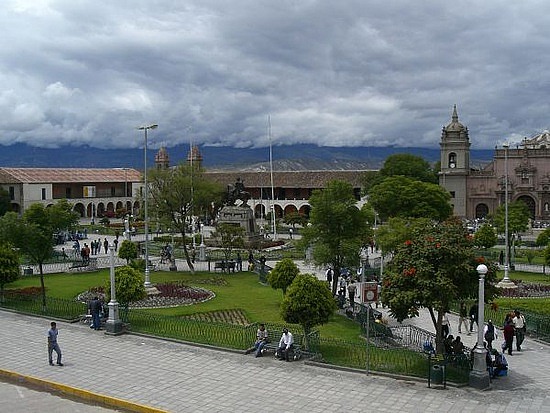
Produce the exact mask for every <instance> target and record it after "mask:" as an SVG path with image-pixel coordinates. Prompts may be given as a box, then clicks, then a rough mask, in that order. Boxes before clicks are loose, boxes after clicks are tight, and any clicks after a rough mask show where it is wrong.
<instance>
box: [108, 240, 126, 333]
mask: <svg viewBox="0 0 550 413" xmlns="http://www.w3.org/2000/svg"><path fill="white" fill-rule="evenodd" d="M109 255H110V258H111V262H110V267H109V268H110V273H109V275H110V279H111V300H110V301H109V304H107V306H108V307H109V318H108V319H107V322H106V323H105V334H112V335H118V334H121V333H122V332H123V331H122V321H121V320H120V318H119V317H118V302H117V300H116V289H115V247H114V245H113V244H111V245H109Z"/></svg>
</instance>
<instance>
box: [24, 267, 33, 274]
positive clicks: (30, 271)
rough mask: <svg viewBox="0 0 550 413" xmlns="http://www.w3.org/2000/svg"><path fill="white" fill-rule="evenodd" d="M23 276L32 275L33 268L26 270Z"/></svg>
mask: <svg viewBox="0 0 550 413" xmlns="http://www.w3.org/2000/svg"><path fill="white" fill-rule="evenodd" d="M23 275H32V268H31V267H27V268H24V269H23Z"/></svg>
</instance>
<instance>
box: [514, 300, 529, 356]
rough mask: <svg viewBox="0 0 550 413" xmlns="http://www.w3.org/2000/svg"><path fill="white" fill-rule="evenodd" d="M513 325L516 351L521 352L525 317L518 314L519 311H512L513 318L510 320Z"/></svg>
mask: <svg viewBox="0 0 550 413" xmlns="http://www.w3.org/2000/svg"><path fill="white" fill-rule="evenodd" d="M512 322H513V323H514V329H515V332H516V350H517V351H521V345H522V344H523V340H525V331H526V330H527V329H526V326H525V317H524V316H523V314H521V313H520V312H519V310H515V311H514V318H513V319H512Z"/></svg>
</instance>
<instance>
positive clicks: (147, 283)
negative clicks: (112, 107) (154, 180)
mask: <svg viewBox="0 0 550 413" xmlns="http://www.w3.org/2000/svg"><path fill="white" fill-rule="evenodd" d="M158 126H159V125H157V124H156V123H153V124H151V125H146V126H140V127H139V128H138V130H142V131H143V132H144V134H145V148H144V162H145V165H144V166H145V170H144V174H143V177H144V178H143V180H144V185H145V201H144V207H145V211H144V212H145V215H144V219H145V287H150V286H151V280H150V271H149V211H148V210H147V202H148V198H149V185H148V183H147V131H148V130H149V129H156V128H158Z"/></svg>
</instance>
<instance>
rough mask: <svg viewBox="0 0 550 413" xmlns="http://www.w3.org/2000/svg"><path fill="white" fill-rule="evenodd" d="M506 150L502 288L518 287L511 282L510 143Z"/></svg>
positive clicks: (505, 146) (500, 283)
mask: <svg viewBox="0 0 550 413" xmlns="http://www.w3.org/2000/svg"><path fill="white" fill-rule="evenodd" d="M502 147H503V148H504V278H503V279H502V280H501V281H500V282H499V283H498V284H497V286H498V287H500V288H515V287H517V286H516V285H515V284H514V283H513V282H512V280H510V275H509V272H510V241H509V239H508V238H509V233H508V148H509V147H510V145H509V144H508V142H506V143H504V144H503V145H502Z"/></svg>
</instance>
